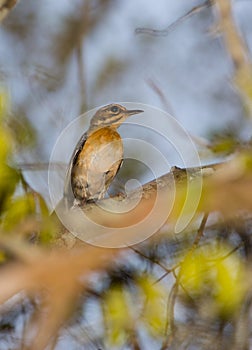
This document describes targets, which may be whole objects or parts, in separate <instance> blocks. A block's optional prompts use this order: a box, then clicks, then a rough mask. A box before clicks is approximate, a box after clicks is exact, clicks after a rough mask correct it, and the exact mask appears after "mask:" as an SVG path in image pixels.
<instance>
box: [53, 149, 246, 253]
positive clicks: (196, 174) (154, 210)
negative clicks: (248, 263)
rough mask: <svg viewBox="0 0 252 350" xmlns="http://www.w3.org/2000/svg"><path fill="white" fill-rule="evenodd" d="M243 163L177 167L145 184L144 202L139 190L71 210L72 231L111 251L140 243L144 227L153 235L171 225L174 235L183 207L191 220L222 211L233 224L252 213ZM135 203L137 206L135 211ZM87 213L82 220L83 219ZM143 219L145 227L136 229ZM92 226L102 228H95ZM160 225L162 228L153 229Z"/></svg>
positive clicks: (60, 235) (225, 217) (241, 161)
mask: <svg viewBox="0 0 252 350" xmlns="http://www.w3.org/2000/svg"><path fill="white" fill-rule="evenodd" d="M245 162H246V161H245V160H244V159H243V157H242V156H237V157H236V158H234V159H233V160H231V161H229V162H227V163H222V164H218V165H209V166H204V167H201V168H200V167H198V168H190V169H180V168H177V167H175V168H174V169H172V171H171V172H170V173H168V174H166V175H163V176H161V177H160V178H158V179H157V180H154V181H151V182H149V183H147V184H145V185H143V187H142V189H141V193H140V199H139V189H137V190H135V191H133V192H131V193H130V194H129V196H128V197H127V198H124V196H122V195H121V194H119V195H117V196H115V197H113V198H109V199H104V200H102V201H100V202H99V203H98V204H95V203H89V204H86V205H85V206H84V207H82V208H81V209H80V208H77V209H76V210H75V209H73V210H72V211H70V213H69V214H68V219H69V226H68V227H72V228H73V231H75V232H77V233H78V232H80V231H81V233H80V234H79V235H78V237H79V238H81V239H82V240H84V241H87V242H92V243H94V244H96V243H97V244H98V245H101V246H105V247H110V246H122V245H124V246H127V245H129V244H127V243H125V242H131V244H136V243H137V242H139V241H142V240H144V239H146V238H147V237H146V236H144V234H145V228H146V227H148V228H149V227H153V230H154V231H153V232H152V233H155V232H158V231H159V229H160V228H161V227H162V226H164V225H167V224H168V225H169V228H170V232H174V227H175V226H176V223H177V221H178V220H179V218H180V217H181V215H183V214H185V211H184V210H185V204H187V206H188V207H189V209H188V210H189V214H192V215H191V218H193V217H194V218H198V215H199V214H202V213H211V212H220V213H221V214H222V215H223V219H224V220H227V221H228V220H233V218H234V217H235V216H237V214H238V213H240V212H241V211H251V210H252V173H251V170H249V168H248V169H246V164H245ZM197 198H199V203H197V200H196V199H197ZM132 203H133V204H134V203H136V205H133V206H132V207H131V206H130V205H131V204H132ZM61 204H62V203H61ZM128 207H129V208H130V210H125V212H121V213H119V212H115V211H114V210H113V209H114V208H116V209H118V208H121V209H125V208H126V209H127V208H128ZM111 208H112V210H111ZM190 210H192V211H194V213H193V212H192V213H190ZM122 211H123V210H122ZM83 212H84V214H85V215H84V216H85V218H86V219H83V220H84V221H83V220H82V218H81V219H80V215H83ZM80 213H81V214H80ZM187 214H188V212H187ZM144 221H145V224H146V226H137V225H138V224H139V223H143V222H144ZM94 222H95V223H96V224H98V225H100V226H102V227H103V228H104V230H100V226H95V225H93V223H94ZM158 222H160V225H155V224H156V223H158ZM125 227H128V230H127V231H121V232H123V233H122V234H120V233H118V232H119V231H120V230H121V229H122V228H125ZM83 228H84V229H83ZM116 230H117V231H118V232H117V231H116ZM112 231H113V232H112ZM115 231H116V234H115ZM62 234H63V236H64V235H67V234H68V230H67V229H66V228H64V229H63V230H61V232H60V234H59V237H60V239H61V237H62ZM70 236H72V235H71V234H70ZM64 237H65V236H64ZM71 244H72V243H71Z"/></svg>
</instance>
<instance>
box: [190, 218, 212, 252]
mask: <svg viewBox="0 0 252 350" xmlns="http://www.w3.org/2000/svg"><path fill="white" fill-rule="evenodd" d="M208 216H209V214H208V213H204V216H203V218H202V221H201V224H200V227H199V229H198V232H197V235H196V237H195V239H194V242H193V247H192V249H193V250H194V249H195V248H196V247H197V246H198V244H199V241H200V239H201V238H202V236H203V235H204V229H205V227H206V222H207V219H208Z"/></svg>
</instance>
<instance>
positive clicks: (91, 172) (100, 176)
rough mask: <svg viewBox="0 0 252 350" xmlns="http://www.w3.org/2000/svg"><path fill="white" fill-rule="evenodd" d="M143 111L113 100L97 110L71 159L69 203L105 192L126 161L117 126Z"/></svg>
mask: <svg viewBox="0 0 252 350" xmlns="http://www.w3.org/2000/svg"><path fill="white" fill-rule="evenodd" d="M142 112H143V111H142V110H140V109H133V110H128V109H126V108H125V107H123V106H121V105H119V104H110V105H107V106H104V107H102V108H100V109H99V110H98V111H97V112H96V113H95V115H94V116H93V117H92V119H91V121H90V126H89V129H88V130H87V131H86V132H85V133H84V134H83V135H82V136H81V138H80V140H79V142H78V143H77V146H76V148H75V150H74V152H73V155H72V157H71V160H70V164H69V168H68V171H67V176H66V181H65V187H64V198H65V199H67V202H68V203H69V201H70V202H72V203H75V204H84V203H87V202H95V201H97V200H99V199H102V198H103V197H104V196H105V194H106V192H107V189H108V187H109V186H110V184H111V182H112V181H113V179H114V177H115V176H116V174H117V172H118V170H119V169H120V166H121V164H122V161H123V143H122V139H121V136H120V135H119V133H118V132H117V128H118V127H119V126H120V125H121V124H122V123H123V122H124V121H125V120H126V119H127V118H128V117H129V116H131V115H133V114H138V113H142Z"/></svg>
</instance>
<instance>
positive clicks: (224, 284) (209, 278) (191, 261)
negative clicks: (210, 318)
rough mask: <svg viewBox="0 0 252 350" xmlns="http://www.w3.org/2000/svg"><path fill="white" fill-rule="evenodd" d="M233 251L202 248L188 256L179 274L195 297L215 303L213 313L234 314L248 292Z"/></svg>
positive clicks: (242, 271) (239, 264) (221, 248)
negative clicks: (231, 252) (207, 298)
mask: <svg viewBox="0 0 252 350" xmlns="http://www.w3.org/2000/svg"><path fill="white" fill-rule="evenodd" d="M230 250H231V249H229V250H228V249H227V248H226V247H220V248H219V249H218V250H215V249H211V248H208V249H207V248H204V249H199V250H198V251H194V252H193V253H192V252H191V253H189V254H188V256H187V257H186V258H185V260H184V262H183V264H182V266H181V271H180V281H181V283H182V285H183V286H184V288H185V289H186V290H187V291H188V293H189V295H190V296H192V297H194V298H199V297H202V298H203V299H204V298H205V299H206V296H208V297H209V298H210V300H212V302H210V300H209V301H208V302H209V304H208V306H209V305H210V304H212V310H211V311H214V310H215V311H216V312H218V313H220V314H221V315H223V316H225V315H229V314H232V313H233V312H235V310H236V309H237V307H238V306H239V305H240V304H241V302H242V299H243V296H244V293H245V280H244V267H243V265H242V263H241V261H240V259H239V258H238V256H237V255H235V254H234V253H233V254H231V255H230V256H228V257H226V258H225V256H227V253H228V252H229V251H230Z"/></svg>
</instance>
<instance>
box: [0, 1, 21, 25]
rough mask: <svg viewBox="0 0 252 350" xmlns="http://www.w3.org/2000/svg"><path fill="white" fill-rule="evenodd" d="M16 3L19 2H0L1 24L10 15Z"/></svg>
mask: <svg viewBox="0 0 252 350" xmlns="http://www.w3.org/2000/svg"><path fill="white" fill-rule="evenodd" d="M16 3H17V0H0V22H1V21H2V20H3V19H4V18H5V17H6V16H7V15H8V14H9V12H10V11H11V9H12V8H13V7H14V6H15V5H16Z"/></svg>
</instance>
